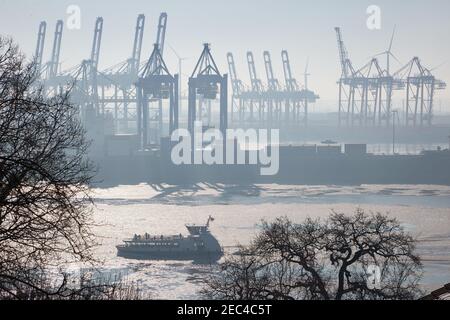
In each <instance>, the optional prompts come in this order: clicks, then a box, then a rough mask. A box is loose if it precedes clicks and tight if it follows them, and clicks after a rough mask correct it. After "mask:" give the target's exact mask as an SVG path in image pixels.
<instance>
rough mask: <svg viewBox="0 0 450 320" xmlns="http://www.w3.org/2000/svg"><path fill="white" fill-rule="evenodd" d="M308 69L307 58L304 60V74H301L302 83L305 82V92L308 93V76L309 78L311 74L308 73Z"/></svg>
mask: <svg viewBox="0 0 450 320" xmlns="http://www.w3.org/2000/svg"><path fill="white" fill-rule="evenodd" d="M308 68H309V57H308V58H307V59H306V66H305V73H303V76H304V79H305V80H304V81H305V91H308V76H310V75H311V74H310V73H308Z"/></svg>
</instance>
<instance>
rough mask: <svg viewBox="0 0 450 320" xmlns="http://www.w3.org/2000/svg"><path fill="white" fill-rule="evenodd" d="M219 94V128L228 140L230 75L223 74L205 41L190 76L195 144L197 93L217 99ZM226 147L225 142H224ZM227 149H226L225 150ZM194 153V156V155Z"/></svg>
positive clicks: (190, 124) (190, 113)
mask: <svg viewBox="0 0 450 320" xmlns="http://www.w3.org/2000/svg"><path fill="white" fill-rule="evenodd" d="M218 94H219V100H220V101H219V103H220V112H219V130H220V131H221V132H222V135H223V137H224V141H226V130H227V128H228V75H227V74H224V75H222V74H221V73H220V71H219V69H218V68H217V65H216V62H215V61H214V58H213V57H212V55H211V48H210V45H209V44H207V43H205V44H204V45H203V51H202V54H201V55H200V58H199V59H198V61H197V64H196V66H195V68H194V71H193V72H192V75H191V76H190V78H189V104H188V129H189V132H191V136H192V145H193V146H194V145H195V138H194V124H195V121H197V116H198V115H197V112H196V111H197V95H198V96H200V97H201V98H202V99H206V100H215V99H217V95H218ZM224 148H225V144H224ZM224 151H225V150H224ZM193 156H194V155H193V153H192V157H193Z"/></svg>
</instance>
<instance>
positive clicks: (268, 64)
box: [263, 51, 280, 91]
mask: <svg viewBox="0 0 450 320" xmlns="http://www.w3.org/2000/svg"><path fill="white" fill-rule="evenodd" d="M263 56H264V66H265V68H266V76H267V84H268V86H269V90H272V91H277V90H279V89H280V84H279V82H278V80H277V79H275V76H274V74H273V67H272V58H271V57H270V53H269V51H264V53H263Z"/></svg>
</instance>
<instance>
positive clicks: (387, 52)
mask: <svg viewBox="0 0 450 320" xmlns="http://www.w3.org/2000/svg"><path fill="white" fill-rule="evenodd" d="M396 28H397V26H396V25H394V30H393V31H392V37H391V42H390V43H389V48H388V49H387V50H386V51H384V52H381V53H379V54H377V55H375V57H377V56H381V55H384V54H385V55H386V71H387V73H388V75H390V58H391V57H393V58H394V59H395V60H397V62H398V63H400V64H401V62H400V60H399V59H397V57H396V56H395V55H394V54H393V53H392V44H393V42H394V36H395V30H396Z"/></svg>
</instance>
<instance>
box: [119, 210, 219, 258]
mask: <svg viewBox="0 0 450 320" xmlns="http://www.w3.org/2000/svg"><path fill="white" fill-rule="evenodd" d="M212 221H214V218H212V217H211V216H209V217H208V221H207V222H206V224H205V225H186V229H187V230H188V232H189V235H187V236H183V235H182V234H179V235H171V236H164V235H158V236H156V235H150V234H148V233H146V234H144V235H137V234H135V235H134V236H133V238H131V239H126V240H124V241H123V244H120V245H118V246H116V248H117V255H118V256H120V257H124V258H129V259H146V260H194V261H207V262H215V261H218V260H219V259H220V258H221V257H222V256H223V250H222V247H221V246H220V244H219V242H218V241H217V239H216V238H215V237H214V236H213V235H212V234H211V232H210V231H209V224H210V222H212Z"/></svg>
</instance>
